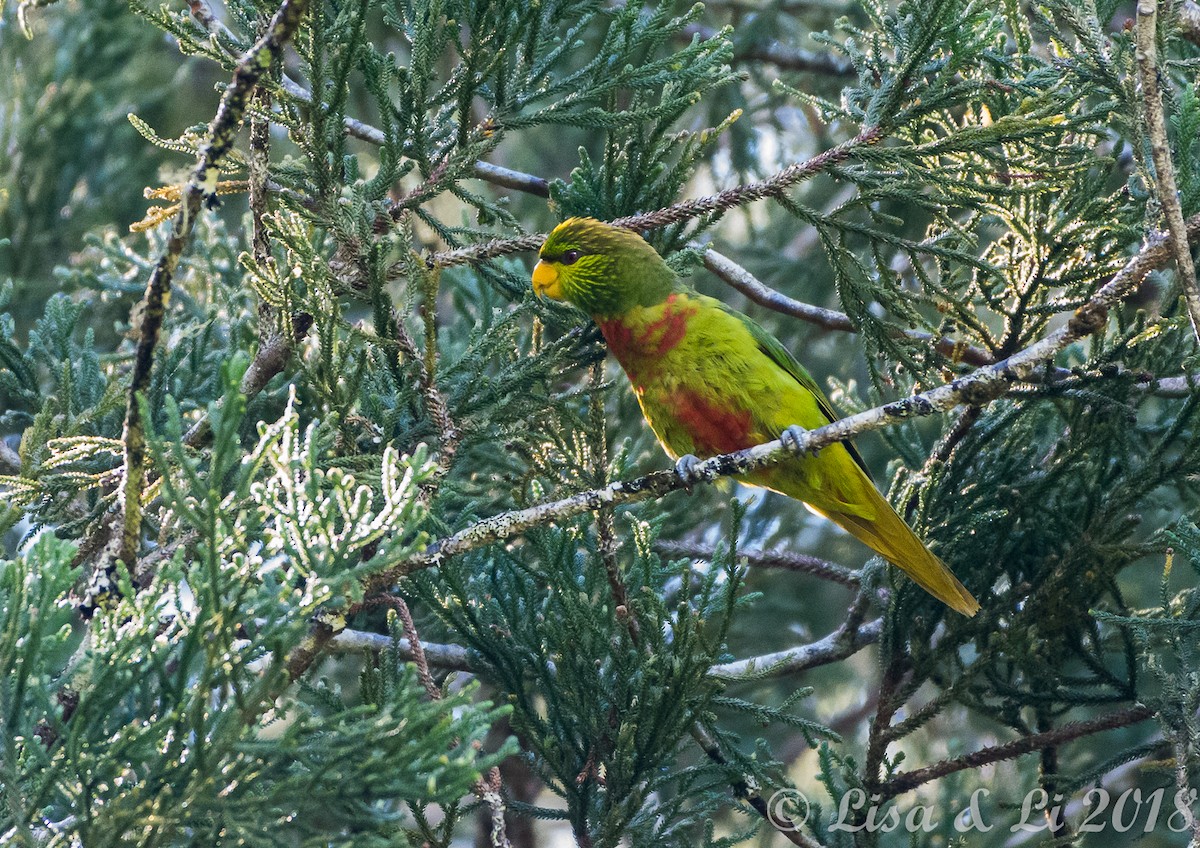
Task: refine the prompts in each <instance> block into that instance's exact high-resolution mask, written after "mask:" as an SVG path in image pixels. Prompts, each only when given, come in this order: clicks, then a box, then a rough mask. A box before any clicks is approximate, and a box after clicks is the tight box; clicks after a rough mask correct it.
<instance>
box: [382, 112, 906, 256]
mask: <svg viewBox="0 0 1200 848" xmlns="http://www.w3.org/2000/svg"><path fill="white" fill-rule="evenodd" d="M882 138H883V129H882V128H880V127H868V128H867V129H865V130H863V131H862V132H860V133H859V134H858V135H856V136H855V137H854V138H852V139H849V140H848V141H844V142H842V143H841V144H838V145H836V146H834V147H831V148H829V149H828V150H825V151H823V152H821V153H818V154H817V155H816V156H813V157H812V158H811V159H807V160H805V161H803V162H797V163H796V164H794V165H789V166H788V167H786V168H784V169H783V170H782V171H779V172H778V173H776V174H774V175H772V176H770V177H768V178H767V179H765V180H762V181H760V182H757V183H749V184H747V185H737V186H733V187H732V188H727V189H725V190H724V191H721V192H718V193H717V194H711V195H708V196H706V197H697V198H694V199H692V200H682V201H680V202H679V203H675V204H672V205H671V206H667V207H665V208H663V209H656V210H654V211H653V212H643V213H641V214H639V215H630V216H627V217H625V218H617V219H616V220H614V221H612V222H611V223H612V224H613V225H614V226H617V227H625V228H626V229H630V230H653V229H657V228H659V227H665V226H667V225H669V224H678V223H680V222H681V221H688V220H691V219H692V218H697V217H699V216H701V215H713V214H718V213H723V212H726V211H728V210H730V209H732V208H734V207H736V206H742V205H744V204H747V203H751V202H753V201H755V200H761V199H763V198H765V197H778V196H779V195H781V194H783V192H785V191H786V190H787V189H789V188H790V187H792V186H793V185H795V184H797V183H799V182H803V181H804V180H806V179H808V178H809V177H812V176H813V175H815V174H819V173H820V172H822V171H824V170H825V169H826V168H829V167H832V166H833V165H837V164H839V163H841V162H844V161H846V160H847V159H849V158H850V156H851V155H853V153H854V151H855V150H857V149H858V148H860V147H865V146H868V145H871V144H875V143H876V142H878V141H879V140H880V139H882ZM545 240H546V236H545V235H544V234H537V233H535V234H533V235H527V236H520V237H518V238H512V239H495V240H493V241H488V242H483V243H481V244H473V245H469V246H467V247H461V248H458V249H457V250H448V251H445V252H442V253H433V254H430V255H429V256H428V257H426V259H425V261H426V264H428V265H429V266H430V267H442V268H447V267H450V266H453V265H466V264H471V263H479V262H483V261H485V260H487V259H495V258H496V257H497V256H506V255H508V254H510V253H517V252H519V251H524V250H536V249H537V248H539V247H541V245H542V242H544V241H545ZM404 273H405V272H404V269H403V268H402V267H400V266H399V264H398V265H397V266H393V268H392V269H389V272H388V277H389V278H391V277H401V276H404Z"/></svg>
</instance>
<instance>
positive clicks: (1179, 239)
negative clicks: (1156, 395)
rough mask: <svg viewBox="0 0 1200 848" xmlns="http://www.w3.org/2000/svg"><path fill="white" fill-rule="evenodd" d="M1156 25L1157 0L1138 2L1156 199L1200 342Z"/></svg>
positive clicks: (1197, 294)
mask: <svg viewBox="0 0 1200 848" xmlns="http://www.w3.org/2000/svg"><path fill="white" fill-rule="evenodd" d="M1157 21H1158V0H1138V4H1137V16H1136V20H1135V22H1134V28H1133V29H1134V40H1135V42H1136V45H1137V49H1136V50H1135V51H1134V56H1135V58H1136V59H1137V68H1138V80H1139V81H1140V83H1141V87H1142V108H1143V110H1144V112H1145V116H1144V117H1145V121H1146V132H1147V133H1148V134H1149V137H1150V139H1149V140H1150V155H1151V156H1152V158H1153V160H1154V173H1155V186H1156V189H1157V190H1156V196H1157V197H1158V202H1159V204H1160V205H1161V206H1162V210H1163V217H1165V218H1166V220H1167V231H1168V232H1169V233H1170V234H1171V253H1172V256H1173V257H1174V259H1175V270H1176V271H1177V272H1178V273H1179V284H1180V286H1181V287H1182V289H1183V298H1184V302H1185V303H1186V304H1187V311H1188V318H1190V319H1191V322H1192V332H1193V333H1195V335H1196V340H1197V341H1200V288H1198V287H1197V284H1196V266H1195V264H1194V263H1193V262H1192V249H1191V245H1190V243H1189V241H1188V237H1187V235H1186V232H1187V227H1186V225H1185V223H1184V220H1183V207H1182V206H1180V202H1179V189H1178V187H1177V186H1176V183H1175V163H1174V161H1173V160H1172V159H1171V147H1170V144H1169V142H1168V139H1167V119H1166V115H1165V114H1164V112H1163V102H1162V92H1161V90H1160V89H1159V85H1158V73H1159V71H1158V45H1157V33H1158V25H1157Z"/></svg>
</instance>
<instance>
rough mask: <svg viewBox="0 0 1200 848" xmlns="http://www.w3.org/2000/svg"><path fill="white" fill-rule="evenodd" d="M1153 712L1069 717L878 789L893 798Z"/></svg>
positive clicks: (1133, 710) (902, 775)
mask: <svg viewBox="0 0 1200 848" xmlns="http://www.w3.org/2000/svg"><path fill="white" fill-rule="evenodd" d="M1153 715H1154V711H1153V710H1151V709H1150V708H1149V707H1143V706H1136V707H1129V708H1128V709H1124V710H1119V711H1117V712H1114V713H1109V714H1107V715H1103V716H1099V717H1098V718H1093V719H1088V720H1087V721H1070V722H1067V723H1066V724H1063V725H1061V726H1060V727H1056V728H1054V729H1053V730H1048V731H1046V732H1045V733H1033V734H1030V735H1029V736H1023V737H1021V738H1020V739H1014V740H1013V741H1012V742H1007V743H1005V744H1003V745H992V746H989V747H987V748H981V749H980V750H978V751H972V752H971V753H970V754H965V755H964V756H961V757H956V758H954V759H952V760H944V761H942V762H940V763H935V764H933V765H931V766H929V767H927V768H922V769H914V770H913V771H907V772H901V773H900V774H897V775H895V776H894V777H892V778H891V779H889V780H886V781H884V782H883V783H881V784H880V785H879V787H878V791H879V793H880V794H881V795H883V797H884V798H894V797H896V796H897V795H903V794H904V793H905V792H909V791H911V790H913V789H916V788H917V787H918V786H921V785H922V784H925V783H929V782H930V781H931V780H937V779H938V778H942V777H945V776H946V775H948V774H954V773H955V772H958V771H963V770H964V769H973V768H979V767H980V766H984V765H987V764H988V763H996V762H1000V761H1001V760H1011V759H1013V758H1014V757H1019V756H1021V755H1022V754H1029V753H1032V752H1034V751H1040V750H1042V749H1043V748H1047V747H1053V746H1056V745H1061V744H1063V743H1064V742H1070V741H1071V740H1072V739H1079V738H1082V737H1084V736H1090V735H1092V734H1093V733H1100V732H1102V731H1105V730H1114V729H1116V728H1118V727H1127V726H1128V725H1131V724H1137V723H1139V722H1142V721H1145V720H1146V719H1148V718H1151V717H1152V716H1153Z"/></svg>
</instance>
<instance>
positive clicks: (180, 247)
mask: <svg viewBox="0 0 1200 848" xmlns="http://www.w3.org/2000/svg"><path fill="white" fill-rule="evenodd" d="M306 9H307V0H284V2H283V4H282V5H281V6H280V7H279V10H278V11H277V12H276V13H275V15H274V17H273V18H272V19H271V22H270V24H269V25H268V27H267V30H266V32H265V33H264V34H263V36H262V37H261V38H260V39H259V40H258V41H256V42H255V44H254V46H253V47H251V48H250V50H248V51H247V52H246V54H245V55H244V56H243V57H242V58H241V60H240V61H239V62H238V66H237V69H236V70H235V72H234V77H233V80H232V81H231V82H230V83H229V85H228V86H227V87H226V89H225V93H224V95H222V97H221V103H220V105H219V106H218V108H217V114H216V115H215V116H214V117H213V119H212V122H211V123H210V124H209V127H208V132H207V135H206V140H205V142H204V145H203V146H202V147H201V148H200V155H199V161H198V162H197V163H196V167H195V169H194V170H193V171H192V174H191V176H190V177H189V178H188V182H187V185H186V186H185V188H184V190H183V193H182V197H181V199H180V209H179V213H178V214H177V215H176V217H175V220H174V224H173V225H172V228H171V234H170V236H169V238H168V240H167V245H166V247H165V248H164V250H163V253H162V255H161V256H160V257H159V259H158V262H157V264H156V265H155V267H154V270H153V272H152V273H151V274H150V279H149V280H148V281H147V283H146V292H145V295H144V296H143V298H142V321H141V328H140V330H139V333H138V342H137V350H136V353H135V355H134V361H133V373H132V375H131V378H130V384H129V393H128V396H127V402H126V407H125V426H124V433H123V438H122V442H123V443H124V446H125V456H124V461H125V479H124V482H123V485H122V487H121V490H120V494H119V499H120V510H121V533H120V534H119V536H118V537H117V546H116V547H117V550H116V552H115V554H116V559H118V560H120V561H122V562H123V563H125V566H126V567H127V568H128V569H129V571H130V573H132V572H133V570H134V566H135V563H136V560H137V551H138V546H139V543H140V541H141V527H142V504H141V497H142V483H143V481H144V479H145V464H146V434H145V430H144V426H143V424H142V420H141V406H140V402H141V401H140V398H141V395H142V394H143V393H144V392H145V390H146V388H147V387H148V386H149V385H150V372H151V369H152V366H153V364H154V349H155V347H157V345H158V337H159V332H160V330H161V328H162V324H163V318H164V315H165V312H166V302H167V297H168V296H169V294H170V291H171V282H172V279H173V277H174V274H175V269H176V267H177V266H178V264H179V260H180V257H181V256H182V255H183V251H184V250H185V249H186V247H187V246H188V244H189V243H190V242H191V237H192V231H193V229H194V228H195V225H196V219H197V218H198V217H199V215H200V208H201V205H202V204H203V203H204V200H205V198H207V197H209V196H211V195H212V193H213V191H215V189H216V185H217V183H218V182H219V180H220V173H221V172H220V163H221V160H223V159H224V158H225V156H226V154H228V153H229V151H230V150H231V149H232V148H233V142H234V138H235V136H236V134H237V131H238V128H239V127H240V126H241V122H242V116H243V115H244V114H245V112H246V107H247V105H248V104H249V102H250V97H251V95H252V94H253V93H254V89H255V86H256V85H257V84H258V81H259V79H261V78H262V75H263V74H264V73H266V71H267V69H268V68H270V67H271V65H272V64H274V63H275V62H276V61H277V60H278V58H279V55H280V53H281V52H282V50H283V45H284V44H285V43H287V41H288V40H289V39H290V38H291V37H292V34H293V33H294V32H295V30H296V28H297V27H298V26H299V24H300V19H301V18H302V17H303V15H304V12H305V10H306Z"/></svg>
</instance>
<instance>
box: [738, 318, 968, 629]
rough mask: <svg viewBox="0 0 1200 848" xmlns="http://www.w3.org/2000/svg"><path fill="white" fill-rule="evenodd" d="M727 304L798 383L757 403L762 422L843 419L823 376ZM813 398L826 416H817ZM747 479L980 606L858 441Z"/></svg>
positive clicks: (941, 593) (779, 426)
mask: <svg viewBox="0 0 1200 848" xmlns="http://www.w3.org/2000/svg"><path fill="white" fill-rule="evenodd" d="M726 311H727V312H728V313H729V314H730V315H732V316H734V317H736V318H738V319H740V320H741V323H742V324H743V326H745V327H746V329H747V330H749V332H750V334H751V336H752V337H753V338H754V341H755V343H757V345H758V349H759V351H760V352H761V353H762V354H764V355H765V357H766V358H767V359H769V360H770V362H771V363H773V364H774V365H775V366H777V367H778V368H780V369H782V370H783V371H784V372H786V374H787V375H788V376H789V377H790V378H791V380H792V381H793V385H794V388H793V390H792V391H790V392H789V391H782V392H780V393H779V395H778V397H777V400H776V402H775V403H774V404H772V405H771V406H770V408H759V409H756V410H752V412H753V414H754V416H755V419H756V420H755V423H756V425H757V427H758V428H759V429H761V430H763V431H764V432H766V433H767V434H768V435H770V436H771V437H772V438H779V435H780V434H781V433H782V432H783V431H784V429H786V428H787V427H789V426H791V425H792V424H799V425H800V426H802V427H804V428H806V429H815V428H816V427H817V426H821V425H822V424H825V423H828V422H830V421H834V420H835V419H836V418H837V416H836V415H835V414H834V412H833V408H832V406H830V403H829V400H828V398H826V397H825V394H824V392H822V391H821V389H820V387H819V386H818V385H817V383H816V381H815V380H813V378H812V377H811V376H810V375H809V373H808V372H807V371H806V370H804V367H803V366H802V365H800V363H798V362H797V361H796V360H795V359H794V358H793V357H792V355H791V354H790V353H788V351H787V350H786V349H785V348H784V347H783V345H782V344H780V343H779V341H778V340H776V339H775V338H774V337H773V336H772V335H771V334H770V333H768V332H767V331H766V330H764V329H763V328H762V327H760V326H758V325H757V324H756V323H754V322H753V321H752V320H750V319H749V318H747V317H746V316H744V315H741V314H740V313H737V312H734V311H732V310H729V309H726ZM813 399H815V400H816V403H817V406H818V408H819V409H820V412H821V413H822V415H823V416H824V419H825V420H824V421H821V422H812V421H811V419H812V413H811V409H812V401H813ZM806 418H807V419H809V420H808V421H806V420H805V419H806ZM744 479H745V482H747V483H751V484H754V485H758V486H763V487H765V488H768V489H772V490H773V491H776V492H780V493H782V494H785V495H788V496H789V497H793V498H796V499H797V500H800V501H803V502H804V503H805V504H806V505H807V506H808V507H809V508H810V509H811V510H813V511H814V512H816V513H817V514H818V515H821V516H824V517H825V518H828V519H829V520H830V521H832V522H834V523H835V524H837V525H838V526H839V527H842V528H843V529H844V530H846V531H847V532H849V533H850V534H851V535H852V536H854V537H855V538H856V539H858V540H859V541H860V542H862V543H863V544H865V545H867V546H868V547H870V548H871V549H873V550H875V551H876V552H878V553H879V554H881V555H882V556H883V557H884V558H885V559H887V560H888V561H889V562H891V563H893V564H894V565H897V566H899V567H900V568H901V569H903V570H904V572H905V573H907V574H908V575H909V576H910V577H911V578H912V579H913V580H914V581H915V582H916V583H917V584H918V585H919V586H921V588H923V589H925V591H927V592H929V593H930V594H931V595H933V596H934V597H935V598H937V599H938V600H940V601H942V602H943V603H945V604H946V605H948V606H949V607H951V608H952V609H955V610H957V611H959V612H961V613H963V614H964V615H974V614H975V612H976V611H978V609H979V603H978V602H977V601H976V600H975V598H974V597H972V596H971V593H970V592H968V591H967V589H966V587H965V586H963V584H962V583H961V582H959V580H958V578H957V577H955V576H954V575H953V574H952V573H951V572H950V569H949V568H947V567H946V565H945V563H943V562H942V561H941V560H940V559H938V557H937V556H935V555H934V554H933V552H931V551H930V550H929V549H928V548H927V547H925V545H924V543H922V542H921V540H920V539H918V538H917V536H916V534H915V533H913V531H912V530H911V529H909V527H908V525H907V524H905V523H904V520H903V519H902V518H900V516H899V515H897V514H896V511H895V510H894V509H893V508H892V505H891V504H890V503H888V502H887V501H886V500H885V499H884V498H883V496H882V495H880V494H879V492H878V490H876V488H875V486H874V484H873V483H872V482H871V479H870V477H869V476H868V475H867V471H866V465H865V464H864V463H863V460H862V457H861V456H859V454H858V451H857V450H855V449H854V446H853V445H850V444H849V443H845V444H841V445H832V446H830V447H828V448H825V449H824V450H822V451H821V452H820V454H819V455H818V456H816V457H804V458H798V459H796V460H794V461H785V462H783V463H780V464H779V465H776V466H773V467H771V468H766V469H762V470H760V471H755V472H753V473H751V474H747V475H745V477H744Z"/></svg>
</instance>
